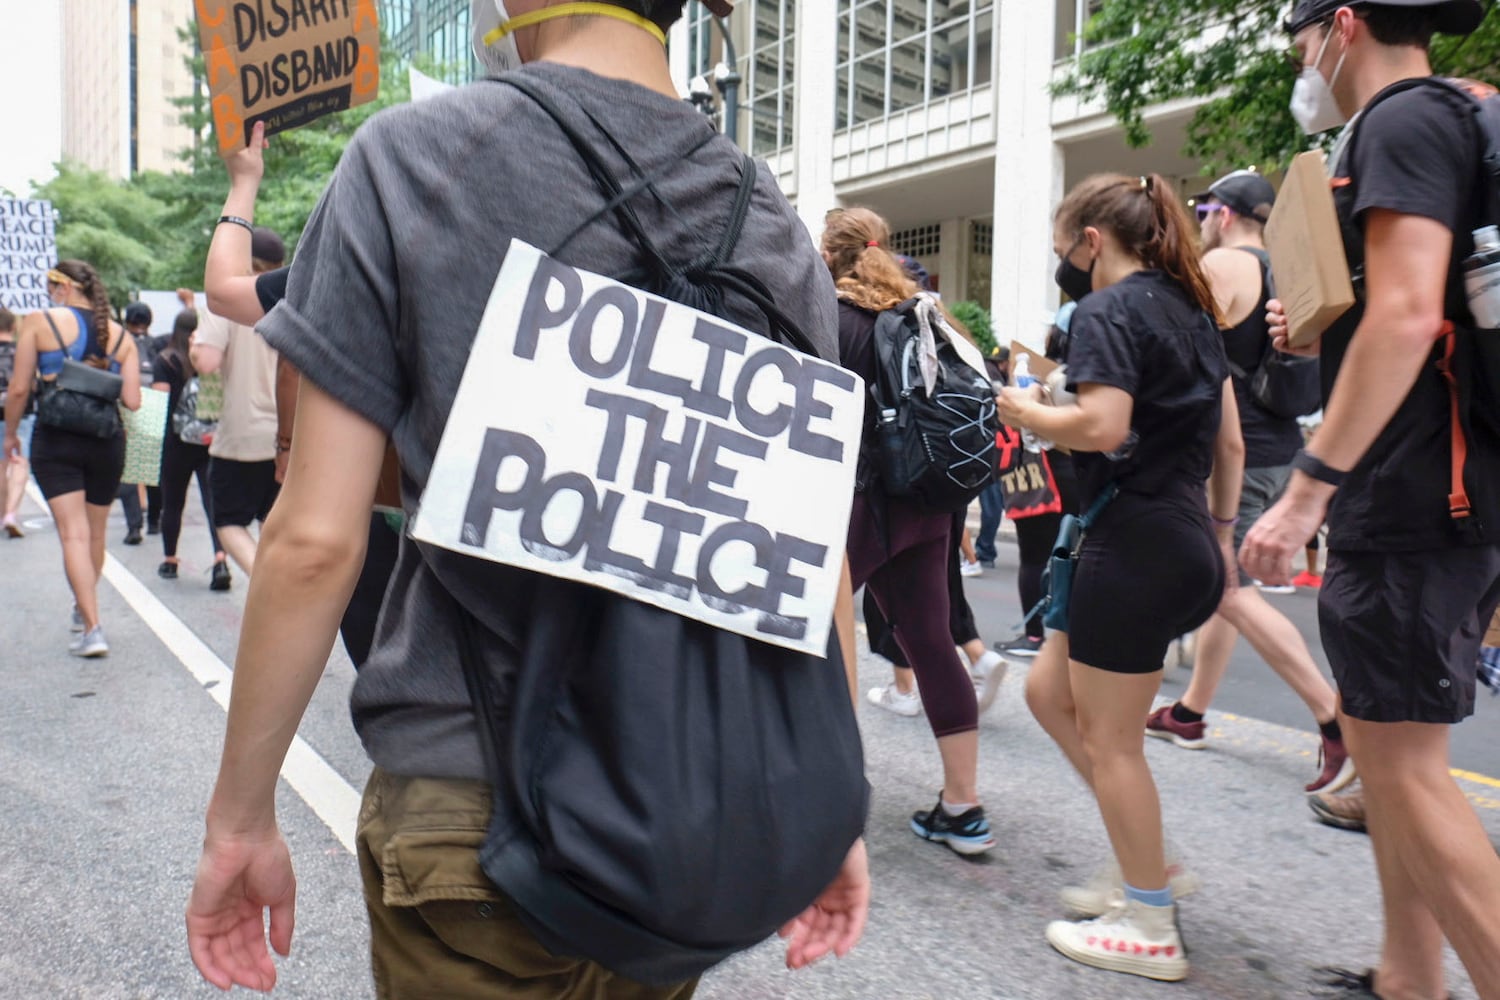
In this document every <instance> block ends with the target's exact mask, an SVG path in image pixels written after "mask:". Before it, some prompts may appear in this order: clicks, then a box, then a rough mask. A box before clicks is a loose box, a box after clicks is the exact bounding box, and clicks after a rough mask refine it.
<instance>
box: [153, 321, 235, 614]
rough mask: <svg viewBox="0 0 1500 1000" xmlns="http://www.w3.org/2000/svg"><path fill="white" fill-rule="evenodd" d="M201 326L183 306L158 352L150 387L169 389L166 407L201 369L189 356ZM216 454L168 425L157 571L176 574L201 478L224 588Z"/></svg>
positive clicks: (219, 586)
mask: <svg viewBox="0 0 1500 1000" xmlns="http://www.w3.org/2000/svg"><path fill="white" fill-rule="evenodd" d="M197 328H198V314H197V312H195V311H194V310H192V309H184V310H182V311H181V312H179V313H178V314H177V318H176V319H175V320H173V321H172V339H171V340H170V341H169V342H168V343H167V346H166V347H164V348H163V349H162V351H161V353H159V354H158V355H157V356H156V364H155V366H154V367H155V370H154V373H153V375H152V378H151V382H152V384H151V388H153V389H157V390H160V391H162V392H165V393H167V412H168V413H176V412H177V404H178V403H179V402H181V401H182V392H183V390H184V389H185V388H187V383H188V381H189V380H190V379H192V378H193V377H194V376H195V375H196V374H197V372H195V371H194V370H193V363H192V361H190V360H189V356H190V354H191V353H192V340H193V332H194V331H195V330H197ZM211 461H212V460H211V459H210V458H209V454H208V445H206V444H190V443H189V442H187V441H184V440H182V438H181V437H179V436H178V435H177V434H176V433H174V432H173V430H172V428H171V427H170V426H169V427H168V428H167V435H166V440H165V441H164V442H163V444H162V456H161V487H162V513H161V547H162V563H161V565H160V566H158V567H157V568H156V575H157V576H159V577H161V578H162V579H164V580H175V579H177V570H178V565H179V560H178V558H177V543H178V541H179V539H180V538H181V537H182V515H183V511H184V509H185V508H186V507H187V493H188V484H189V483H190V482H191V481H192V480H193V479H195V478H196V479H197V480H198V496H199V497H200V498H201V500H202V502H203V513H204V516H205V517H207V518H208V538H209V541H210V542H211V543H212V544H213V551H214V564H213V569H212V572H211V574H210V576H209V584H208V587H209V589H210V590H215V591H225V590H228V589H229V587H230V584H231V580H232V578H231V576H230V573H229V563H228V562H227V561H226V558H225V553H224V546H223V545H222V544H221V543H220V542H219V533H218V531H217V530H216V529H215V528H214V518H213V490H212V489H211V487H210V481H209V466H210V463H211Z"/></svg>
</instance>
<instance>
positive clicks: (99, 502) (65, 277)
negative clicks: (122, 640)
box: [4, 260, 141, 657]
mask: <svg viewBox="0 0 1500 1000" xmlns="http://www.w3.org/2000/svg"><path fill="white" fill-rule="evenodd" d="M47 294H48V295H49V296H50V297H51V300H52V302H53V305H54V308H51V309H40V310H38V311H36V312H34V313H30V314H28V315H27V316H26V318H25V320H23V321H22V322H21V324H20V330H19V332H18V334H17V337H16V359H15V371H14V374H13V376H12V378H11V383H10V388H9V391H8V392H7V395H6V401H5V442H4V453H5V454H6V455H15V454H17V453H18V452H19V450H20V446H21V445H20V441H19V440H18V439H17V436H16V435H17V429H18V428H19V426H20V420H21V414H23V413H24V412H26V406H27V404H28V402H29V401H30V398H31V386H32V380H33V378H36V379H38V380H39V381H41V382H53V381H55V380H56V379H57V377H58V375H59V374H60V373H61V372H62V370H63V363H64V360H65V359H67V360H71V361H74V362H81V363H84V364H87V365H90V366H92V367H96V368H107V369H108V370H110V371H112V372H116V373H117V374H119V375H120V382H121V385H120V398H119V403H120V405H121V406H124V407H125V408H127V409H130V410H137V409H140V406H141V378H140V366H139V365H138V364H137V363H136V357H135V343H134V341H132V340H131V339H130V337H129V336H127V335H126V333H125V330H124V328H122V327H121V326H120V325H119V324H118V323H115V322H114V321H113V320H111V319H110V315H109V293H108V290H107V289H106V288H105V287H104V282H103V280H102V279H100V277H99V272H97V271H96V270H94V268H93V265H91V264H88V263H85V262H84V261H81V260H64V261H59V262H58V265H57V267H55V268H53V269H52V270H50V271H48V272H47ZM31 449H32V451H31V467H32V471H33V473H34V474H35V475H36V482H37V486H38V487H40V488H41V491H42V496H43V497H45V498H46V500H47V506H48V507H49V508H50V509H51V511H52V518H53V520H54V521H56V522H57V536H58V540H59V541H60V542H61V543H62V551H63V569H64V571H65V572H66V573H67V577H68V586H69V587H70V588H72V591H73V601H74V608H73V622H72V628H73V631H74V632H77V633H79V634H78V636H77V638H75V639H74V640H73V642H72V644H71V645H69V647H68V651H69V652H70V653H72V654H73V655H74V656H82V657H98V656H107V655H108V654H109V642H108V640H107V639H106V638H105V635H104V626H103V624H101V623H100V620H99V576H100V574H101V573H103V572H104V542H105V530H106V528H107V526H108V520H109V508H110V505H111V504H113V503H114V502H115V494H116V492H117V491H118V490H119V488H120V473H121V470H122V469H123V468H124V466H125V433H124V430H123V428H118V429H117V430H116V433H115V434H114V435H113V436H112V437H108V438H103V437H95V436H91V435H88V434H83V433H78V432H77V431H74V430H66V429H63V428H60V427H53V426H49V425H48V423H47V422H46V421H45V420H38V422H37V426H36V429H35V431H34V432H33V434H32V439H31Z"/></svg>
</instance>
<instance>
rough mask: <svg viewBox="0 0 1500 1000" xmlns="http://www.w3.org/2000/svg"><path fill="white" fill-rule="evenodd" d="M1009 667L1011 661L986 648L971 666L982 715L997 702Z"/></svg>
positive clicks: (975, 692) (970, 671) (970, 669)
mask: <svg viewBox="0 0 1500 1000" xmlns="http://www.w3.org/2000/svg"><path fill="white" fill-rule="evenodd" d="M1009 669H1010V663H1009V662H1008V661H1007V660H1006V659H1005V657H1003V656H1001V655H1000V654H999V653H996V652H995V651H994V650H986V651H985V654H984V655H983V656H981V657H980V658H979V660H978V662H977V663H975V664H974V665H973V666H972V667H970V668H969V673H970V675H971V676H972V677H973V678H974V695H975V697H976V698H977V699H978V701H979V714H980V715H983V714H984V713H985V712H987V711H989V707H990V706H991V705H993V704H994V703H995V695H997V694H999V693H1000V684H1001V682H1003V681H1004V680H1005V672H1006V671H1007V670H1009Z"/></svg>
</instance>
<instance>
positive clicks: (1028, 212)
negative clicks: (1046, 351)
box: [990, 0, 1071, 347]
mask: <svg viewBox="0 0 1500 1000" xmlns="http://www.w3.org/2000/svg"><path fill="white" fill-rule="evenodd" d="M1059 2H1071V0H1000V3H999V5H998V9H997V12H996V16H997V17H998V18H999V23H998V24H997V26H996V36H997V44H996V46H995V49H996V57H997V59H998V62H999V65H998V66H997V68H996V73H995V80H996V84H997V88H998V92H999V100H998V101H997V103H996V112H997V119H996V145H995V257H994V265H993V271H992V287H991V308H990V312H991V314H992V315H993V316H994V317H995V337H996V339H997V340H999V341H1000V342H1001V343H1007V342H1008V341H1010V340H1011V339H1015V340H1019V341H1021V342H1022V343H1023V344H1026V345H1028V346H1034V347H1040V346H1041V344H1042V340H1043V338H1044V337H1045V335H1046V332H1047V326H1048V324H1049V323H1050V322H1051V318H1052V313H1053V311H1054V310H1055V309H1056V308H1057V302H1058V294H1057V290H1056V288H1055V287H1054V285H1053V283H1052V272H1053V270H1054V265H1055V262H1054V260H1053V254H1052V211H1053V209H1054V208H1055V207H1056V205H1057V203H1058V201H1059V200H1061V197H1062V190H1061V188H1062V183H1063V172H1062V166H1063V157H1062V150H1061V147H1059V146H1057V145H1056V144H1055V143H1054V142H1053V141H1052V97H1051V95H1050V94H1049V93H1048V90H1047V86H1048V84H1049V82H1050V81H1051V77H1052V51H1053V47H1054V44H1055V37H1054V36H1055V32H1056V19H1057V4H1058V3H1059Z"/></svg>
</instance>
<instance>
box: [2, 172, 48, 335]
mask: <svg viewBox="0 0 1500 1000" xmlns="http://www.w3.org/2000/svg"><path fill="white" fill-rule="evenodd" d="M56 263H57V223H56V220H55V219H54V217H53V214H52V203H51V202H50V201H40V200H37V199H26V198H0V307H3V308H6V309H9V310H10V311H11V312H13V313H28V312H31V311H33V310H35V309H46V308H48V307H49V306H51V305H52V302H51V300H50V299H49V298H48V297H47V271H48V269H49V268H51V267H53V266H54V265H55V264H56Z"/></svg>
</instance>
